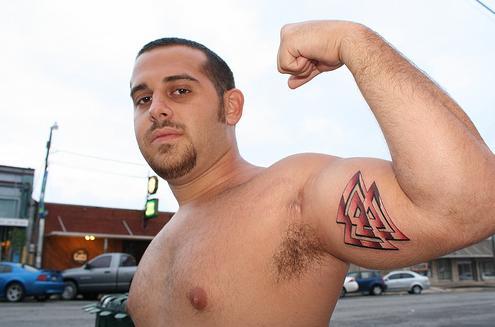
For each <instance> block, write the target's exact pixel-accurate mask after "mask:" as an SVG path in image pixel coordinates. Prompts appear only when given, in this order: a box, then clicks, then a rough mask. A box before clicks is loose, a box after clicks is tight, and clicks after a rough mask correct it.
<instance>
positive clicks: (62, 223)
mask: <svg viewBox="0 0 495 327" xmlns="http://www.w3.org/2000/svg"><path fill="white" fill-rule="evenodd" d="M45 205H46V209H47V211H48V215H47V217H46V223H45V236H44V242H43V261H42V267H43V268H46V269H56V270H63V269H67V268H72V267H78V266H80V265H81V263H82V262H84V261H87V260H90V259H92V258H94V257H96V256H97V255H100V254H102V253H105V252H126V253H130V254H132V255H133V256H135V257H136V259H137V260H138V262H139V260H140V259H141V257H142V255H143V253H144V251H145V250H146V248H147V246H148V245H149V243H150V242H151V240H152V239H153V237H154V236H155V235H156V234H157V233H158V232H159V231H160V230H161V228H162V227H163V226H164V225H165V224H166V223H167V222H168V221H169V220H170V218H171V217H172V215H173V213H171V212H161V213H160V214H159V216H158V217H156V218H153V219H149V220H147V221H146V224H145V222H144V219H143V211H142V210H128V209H115V208H101V207H91V206H79V205H69V204H57V203H46V204H45Z"/></svg>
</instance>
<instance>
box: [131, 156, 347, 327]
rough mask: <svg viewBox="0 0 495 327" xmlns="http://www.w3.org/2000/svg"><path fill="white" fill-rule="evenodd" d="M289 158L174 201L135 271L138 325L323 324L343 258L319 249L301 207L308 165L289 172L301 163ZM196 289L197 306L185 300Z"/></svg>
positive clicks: (339, 279) (338, 283) (343, 268)
mask: <svg viewBox="0 0 495 327" xmlns="http://www.w3.org/2000/svg"><path fill="white" fill-rule="evenodd" d="M292 161H294V160H292ZM294 165H298V163H297V160H295V161H294V163H292V162H291V160H287V159H286V163H283V162H282V164H278V166H274V167H270V168H267V169H265V170H263V172H261V173H260V174H259V175H258V176H256V177H254V178H253V179H252V180H250V181H249V182H247V183H245V184H242V185H239V186H237V187H235V188H232V189H230V190H228V191H226V192H224V193H222V194H221V195H219V196H216V197H215V198H214V199H212V200H210V201H205V202H204V203H201V204H198V205H195V206H193V205H186V206H184V207H181V208H180V210H179V211H178V212H177V213H176V214H175V215H174V217H173V219H172V220H171V221H170V222H169V223H168V224H167V225H166V226H165V227H164V228H163V229H162V231H161V232H160V233H159V234H158V235H157V236H156V237H155V239H154V240H153V242H152V243H151V244H150V246H149V247H148V249H147V251H146V254H145V256H144V257H143V259H142V261H141V263H140V267H139V270H138V273H136V276H135V278H134V281H133V288H132V291H131V292H132V296H133V297H135V298H134V299H133V301H134V302H135V303H137V304H136V306H135V307H134V308H133V312H132V316H133V319H134V320H135V322H136V324H137V325H143V326H144V325H146V326H326V325H327V324H328V320H329V317H330V315H331V312H332V310H333V308H334V306H335V302H336V300H337V298H338V295H339V294H340V291H341V289H342V281H343V278H344V275H345V272H346V270H347V265H346V264H345V263H343V262H342V261H340V260H338V259H336V258H334V257H333V256H331V255H329V254H327V253H326V252H325V251H324V250H323V248H322V244H321V240H320V237H318V235H317V232H318V231H317V230H316V226H315V225H316V224H315V222H314V221H312V220H311V217H306V216H305V215H304V213H303V212H302V211H303V201H304V199H303V193H302V189H303V186H304V184H305V181H307V179H308V176H307V175H305V174H308V173H307V172H303V173H300V174H298V175H294V174H293V172H298V171H299V172H301V170H300V169H292V168H294V167H292V166H294ZM308 168H309V167H308ZM310 170H311V169H310V168H309V169H308V171H310ZM329 219H333V217H329ZM195 289H196V290H197V289H201V290H203V291H204V294H205V299H204V300H205V301H206V302H205V304H206V306H205V307H204V308H203V309H198V308H195V307H194V305H193V303H192V300H191V291H193V290H195ZM136 307H137V308H136Z"/></svg>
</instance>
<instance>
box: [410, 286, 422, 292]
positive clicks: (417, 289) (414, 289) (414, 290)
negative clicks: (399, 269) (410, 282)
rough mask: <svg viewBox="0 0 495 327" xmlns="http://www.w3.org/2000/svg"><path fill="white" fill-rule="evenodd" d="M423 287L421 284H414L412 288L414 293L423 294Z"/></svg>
mask: <svg viewBox="0 0 495 327" xmlns="http://www.w3.org/2000/svg"><path fill="white" fill-rule="evenodd" d="M422 290H423V289H422V288H421V286H419V285H414V287H413V288H412V289H411V293H412V294H421V291H422Z"/></svg>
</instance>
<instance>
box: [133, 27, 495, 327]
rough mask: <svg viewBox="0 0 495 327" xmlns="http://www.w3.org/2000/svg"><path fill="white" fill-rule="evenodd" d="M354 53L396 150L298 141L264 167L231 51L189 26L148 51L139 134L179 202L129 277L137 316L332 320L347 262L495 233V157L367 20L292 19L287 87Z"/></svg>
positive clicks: (237, 321) (387, 262) (406, 259)
mask: <svg viewBox="0 0 495 327" xmlns="http://www.w3.org/2000/svg"><path fill="white" fill-rule="evenodd" d="M342 65H345V66H346V67H347V68H348V69H349V70H350V71H351V72H352V74H353V75H354V78H355V80H356V83H357V84H358V86H359V88H360V90H361V93H362V94H363V96H364V98H365V99H366V101H367V103H368V104H369V107H370V108H371V110H372V111H373V113H374V115H375V117H376V119H377V120H378V123H379V124H380V127H381V129H382V131H383V133H384V135H385V138H386V140H387V143H388V146H389V149H390V153H391V156H392V162H389V161H385V160H378V159H371V158H352V159H343V158H338V157H334V156H330V155H323V154H300V155H295V156H291V157H288V158H285V159H282V160H281V161H279V162H277V163H275V164H274V165H272V166H270V167H268V168H261V167H257V166H254V165H252V164H250V163H248V162H246V161H245V160H244V159H243V158H241V156H240V155H239V151H238V148H237V144H236V138H235V131H234V130H235V125H236V123H237V122H238V121H239V119H240V118H241V114H242V109H243V95H242V93H241V91H239V90H238V89H236V88H235V87H234V82H233V78H232V75H231V72H230V70H229V69H228V67H227V66H226V65H225V63H224V62H223V61H222V60H221V59H219V58H218V57H217V56H216V55H214V54H213V53H211V52H209V50H207V49H206V48H204V47H202V46H200V45H198V44H196V43H191V42H188V41H184V40H180V39H162V40H157V41H155V42H154V43H153V42H152V43H150V44H148V45H147V46H145V47H144V48H143V49H142V50H141V51H140V53H139V55H138V57H137V59H136V63H135V67H134V70H133V73H132V78H131V97H132V100H133V103H134V123H135V130H136V137H137V140H138V144H139V147H140V149H141V151H142V153H143V155H144V157H145V158H146V160H147V161H148V163H149V164H150V166H151V167H152V168H153V169H154V170H155V171H156V172H157V174H159V175H160V176H161V177H163V178H164V179H166V180H167V181H168V183H169V185H170V188H171V189H172V192H173V194H174V195H175V197H176V198H177V201H178V202H179V210H178V211H177V213H176V214H175V215H174V217H173V218H172V219H171V220H170V222H169V223H168V224H167V225H166V226H165V227H164V228H163V229H162V230H161V231H160V233H159V234H158V235H157V236H156V237H155V238H154V239H153V241H152V242H151V244H150V245H149V247H148V249H147V251H146V254H145V255H144V256H143V258H142V261H141V263H140V265H139V269H138V271H137V273H136V275H135V278H134V281H133V283H132V288H131V291H130V295H129V302H128V308H129V311H130V313H131V316H132V318H133V320H134V322H135V323H136V325H137V326H283V327H287V326H328V322H329V320H330V316H331V314H332V311H333V309H334V307H335V303H336V302H337V299H338V297H339V294H340V291H341V289H342V282H343V280H344V276H345V274H346V272H347V269H348V264H349V263H354V264H357V265H359V266H363V267H369V268H374V269H390V268H396V267H406V266H410V265H413V264H416V263H419V262H425V261H428V260H430V259H432V258H435V257H438V256H440V255H443V254H445V253H448V252H451V251H454V250H456V249H459V248H462V247H465V246H468V245H470V244H473V243H475V242H477V241H479V240H482V239H483V238H486V237H488V236H489V235H491V234H493V233H495V215H494V214H493V212H494V209H495V208H494V203H495V187H494V185H495V160H494V156H493V154H492V152H491V151H490V150H489V149H488V147H487V146H486V145H485V143H484V142H483V140H482V138H481V137H480V135H479V134H478V132H477V130H476V128H475V127H474V125H473V124H472V122H471V121H470V120H469V118H468V117H467V116H466V114H465V113H464V112H463V111H462V109H461V108H460V107H459V106H458V105H457V104H456V103H455V102H454V101H453V100H452V99H450V98H449V96H448V95H447V94H446V93H445V92H443V91H442V90H441V89H440V88H439V87H438V86H437V85H435V84H434V83H433V82H432V81H430V80H429V79H428V78H427V77H426V76H425V75H423V74H422V73H421V72H420V71H419V70H418V69H416V68H415V67H414V66H413V65H412V64H411V63H409V62H408V61H407V60H405V59H404V58H403V57H402V56H401V55H400V54H399V53H398V52H396V51H395V50H394V49H393V48H392V47H390V46H389V45H388V44H387V43H386V42H385V41H384V40H383V39H381V38H380V37H379V36H378V35H377V34H375V33H374V32H373V31H371V30H370V29H368V28H366V27H364V26H362V25H360V24H356V23H351V22H341V21H312V22H305V23H300V24H291V25H287V26H285V27H283V28H282V31H281V43H280V48H279V53H278V69H279V71H280V72H281V73H285V74H290V75H291V76H290V77H289V82H288V83H289V87H290V88H297V87H299V86H301V85H303V84H304V83H306V82H308V81H310V80H311V79H312V78H313V77H315V76H316V75H318V74H319V73H321V72H326V71H331V70H334V69H337V68H339V67H340V66H342ZM329 92H333V91H332V90H330V91H329ZM297 114H298V115H305V114H308V115H311V109H310V108H301V110H300V111H299V112H297ZM328 114H329V115H331V114H332V113H331V112H329V113H328Z"/></svg>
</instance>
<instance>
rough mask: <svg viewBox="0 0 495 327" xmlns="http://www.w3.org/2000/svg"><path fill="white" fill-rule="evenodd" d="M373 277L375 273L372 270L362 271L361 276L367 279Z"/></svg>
mask: <svg viewBox="0 0 495 327" xmlns="http://www.w3.org/2000/svg"><path fill="white" fill-rule="evenodd" d="M371 277H373V273H372V272H370V271H362V272H361V278H363V279H366V278H371Z"/></svg>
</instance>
